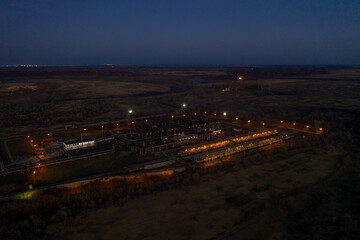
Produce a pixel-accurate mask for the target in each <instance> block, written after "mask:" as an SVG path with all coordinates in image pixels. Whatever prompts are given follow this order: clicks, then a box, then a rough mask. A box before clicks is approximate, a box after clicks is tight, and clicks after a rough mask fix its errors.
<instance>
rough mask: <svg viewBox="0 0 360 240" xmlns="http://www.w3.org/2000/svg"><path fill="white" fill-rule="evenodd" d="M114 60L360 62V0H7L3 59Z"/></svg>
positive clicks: (1, 8)
mask: <svg viewBox="0 0 360 240" xmlns="http://www.w3.org/2000/svg"><path fill="white" fill-rule="evenodd" d="M106 63H112V64H360V1H359V0H356V1H350V0H343V1H340V0H323V1H320V0H298V1H295V0H282V1H280V0H278V1H276V0H273V1H271V0H263V1H260V0H243V1H241V0H237V1H230V0H229V1H227V0H222V1H220V0H219V1H215V0H204V1H200V0H198V1H197V0H191V1H187V0H181V1H175V0H163V1H156V0H144V1H140V0H139V1H138V0H128V1H120V0H114V1H110V0H108V1H107V0H97V1H93V0H83V1H80V0H57V1H56V0H22V1H21V0H1V1H0V64H44V65H88V64H90V65H96V64H106Z"/></svg>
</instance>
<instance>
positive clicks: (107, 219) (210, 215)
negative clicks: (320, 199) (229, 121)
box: [46, 146, 342, 239]
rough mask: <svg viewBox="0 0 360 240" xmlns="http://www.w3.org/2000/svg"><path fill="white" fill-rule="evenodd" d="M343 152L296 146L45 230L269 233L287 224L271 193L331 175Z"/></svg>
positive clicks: (150, 235)
mask: <svg viewBox="0 0 360 240" xmlns="http://www.w3.org/2000/svg"><path fill="white" fill-rule="evenodd" d="M341 154H342V148H341V147H332V146H324V147H317V148H308V149H303V150H294V151H291V152H288V153H285V154H282V155H279V156H276V157H273V158H272V159H270V160H268V161H266V162H263V163H261V164H259V165H254V166H251V167H250V168H246V169H240V170H237V171H232V172H224V173H219V174H215V175H210V176H207V177H205V178H203V179H202V180H201V183H200V184H199V185H195V186H190V187H181V188H179V189H174V190H168V191H165V192H158V193H155V194H151V195H148V196H144V197H140V198H139V199H136V200H132V201H131V202H129V203H127V204H125V205H124V206H121V207H117V206H111V207H107V208H103V209H99V210H88V211H86V212H84V214H85V215H83V216H79V219H78V222H79V223H80V224H76V226H66V225H64V224H63V223H60V224H53V225H50V226H49V227H48V228H47V230H46V232H47V234H48V236H51V238H53V239H79V238H84V239H85V238H94V239H96V238H99V239H100V238H101V239H119V238H124V239H169V237H170V238H171V239H215V238H217V237H224V236H227V237H229V238H232V236H235V235H236V237H241V239H267V237H268V236H271V235H272V234H274V233H276V231H280V232H281V231H282V230H283V228H284V225H283V223H282V221H284V219H282V217H281V216H279V213H278V212H277V211H278V210H270V208H271V206H267V205H269V204H271V203H270V202H271V199H273V198H274V197H275V196H279V195H282V194H287V192H289V191H291V190H292V189H296V188H300V187H304V186H311V185H312V184H315V183H317V182H318V181H320V180H321V179H323V178H325V177H327V176H328V175H329V174H331V173H332V172H333V169H334V166H335V164H336V163H337V161H338V158H339V157H340V156H341ZM276 216H278V217H276ZM255 219H256V220H255ZM258 220H259V221H261V222H258ZM249 225H252V226H249ZM259 226H262V230H261V231H259V230H258V227H259ZM59 232H61V234H60V235H58V233H59ZM229 233H231V234H230V235H228V234H229ZM234 239H238V238H234Z"/></svg>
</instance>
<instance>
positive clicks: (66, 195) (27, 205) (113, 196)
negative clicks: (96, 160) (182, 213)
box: [0, 136, 324, 239]
mask: <svg viewBox="0 0 360 240" xmlns="http://www.w3.org/2000/svg"><path fill="white" fill-rule="evenodd" d="M323 141H324V139H323V138H320V137H318V136H313V137H309V138H305V139H304V138H298V139H292V140H290V141H288V142H286V143H285V144H283V145H281V146H280V147H277V148H273V149H271V150H268V151H253V152H247V153H244V154H243V155H242V156H241V155H240V156H239V158H234V161H225V162H222V163H220V164H217V165H214V166H210V167H201V166H198V165H196V166H195V165H194V166H192V167H189V168H188V169H187V170H186V171H185V172H183V173H181V174H175V175H173V176H170V177H161V176H158V177H146V176H145V177H144V176H142V177H141V178H135V180H132V181H127V180H125V179H124V180H112V181H108V182H95V183H91V184H87V185H83V186H81V187H78V188H72V189H66V188H62V189H52V190H48V191H46V192H44V193H42V194H41V196H40V197H37V198H36V197H35V198H34V199H30V200H26V201H16V202H13V203H7V204H4V205H2V206H1V207H0V226H1V228H0V236H4V237H9V236H12V237H14V236H16V237H17V238H18V239H24V238H26V236H28V237H30V236H31V235H32V234H35V235H42V234H43V230H42V229H44V228H45V227H46V226H47V225H48V224H51V223H55V222H64V223H65V224H69V225H71V224H73V223H74V222H76V221H81V219H79V217H78V215H79V213H80V212H81V210H83V209H91V208H98V207H103V206H110V205H113V204H118V205H122V204H124V203H126V202H127V201H129V200H130V199H133V198H136V197H139V196H141V195H144V194H147V193H149V192H156V191H163V190H167V189H171V188H176V187H178V186H183V185H192V184H198V183H199V182H200V181H201V177H202V176H204V175H207V174H212V173H218V172H220V171H224V170H237V169H239V168H247V167H250V166H251V165H253V164H256V163H261V162H264V161H265V160H266V159H268V157H269V156H271V155H273V154H277V153H283V152H286V151H287V150H289V149H295V148H299V147H309V146H313V145H315V144H318V143H319V142H323ZM29 233H30V235H29Z"/></svg>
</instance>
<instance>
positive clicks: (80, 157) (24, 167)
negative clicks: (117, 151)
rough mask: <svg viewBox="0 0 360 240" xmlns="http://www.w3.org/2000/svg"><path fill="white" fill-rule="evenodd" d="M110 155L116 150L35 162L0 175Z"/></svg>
mask: <svg viewBox="0 0 360 240" xmlns="http://www.w3.org/2000/svg"><path fill="white" fill-rule="evenodd" d="M109 153H114V150H113V149H111V150H104V151H99V152H95V153H92V154H84V155H81V156H76V157H72V158H61V159H56V160H50V161H46V162H42V163H39V162H34V163H32V164H28V165H25V166H21V167H16V168H11V169H7V170H5V171H2V172H0V175H3V176H5V175H7V174H12V173H23V172H26V171H32V170H35V169H37V168H39V164H40V167H47V166H51V165H56V164H62V163H66V162H73V161H78V160H83V159H86V158H90V157H98V156H102V155H106V154H109Z"/></svg>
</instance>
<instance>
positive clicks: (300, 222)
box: [0, 67, 360, 239]
mask: <svg viewBox="0 0 360 240" xmlns="http://www.w3.org/2000/svg"><path fill="white" fill-rule="evenodd" d="M240 75H241V76H244V80H243V81H238V80H237V77H238V76H240ZM0 76H1V84H3V83H13V85H11V87H10V86H7V87H1V88H0V91H2V93H3V94H1V95H0V103H1V106H0V109H1V113H0V114H1V115H0V121H1V122H0V126H1V135H2V136H3V137H6V136H8V135H16V134H20V133H28V132H29V131H30V130H32V131H34V130H35V129H42V130H46V129H51V128H56V127H62V126H63V125H64V124H68V123H75V124H80V123H82V122H83V123H85V122H97V121H102V120H103V119H109V120H115V119H118V118H122V117H123V116H124V115H125V112H126V110H127V109H128V108H129V107H131V108H133V109H134V110H135V112H136V114H138V115H141V114H144V115H146V114H153V113H161V112H167V111H173V110H176V109H177V108H178V106H180V104H182V103H183V102H186V103H187V104H188V106H189V108H191V109H192V110H193V111H204V110H207V111H211V112H217V113H219V112H220V113H221V112H223V111H227V112H229V113H230V114H231V116H237V117H239V119H240V120H247V119H252V120H253V122H254V124H258V123H261V122H264V121H265V122H270V121H273V122H279V121H281V120H284V121H287V122H296V123H298V124H299V125H303V126H305V125H311V126H312V127H314V128H315V127H319V126H321V127H322V128H324V133H323V135H322V136H321V137H320V139H319V141H317V142H316V144H313V145H310V144H305V145H302V146H300V147H292V148H288V149H284V148H281V149H278V150H277V151H270V152H259V153H257V155H256V156H255V157H252V158H249V159H241V160H239V161H238V163H237V164H234V166H232V167H230V168H229V167H222V166H221V165H220V166H219V167H216V168H213V170H212V171H211V172H200V173H197V172H196V173H190V174H189V176H188V177H186V176H185V177H179V179H178V180H179V181H175V182H166V180H161V181H160V182H158V181H147V182H144V183H143V185H141V187H139V186H137V187H134V189H135V190H134V189H133V188H131V189H130V188H125V187H121V188H113V189H112V190H108V189H107V190H102V189H101V187H98V186H94V187H92V188H89V190H88V191H85V192H82V193H72V194H69V193H64V194H63V195H59V194H56V195H55V194H54V195H42V197H39V198H36V197H35V198H33V199H31V200H26V201H19V202H14V203H7V204H3V205H1V206H0V216H1V218H0V219H1V224H2V225H1V227H0V233H1V234H2V236H3V237H2V239H358V238H359V237H360V223H359V221H360V219H359V217H360V208H359V204H358V203H359V202H360V197H359V196H360V185H359V183H360V165H359V160H360V159H359V156H360V155H359V149H358V146H359V144H360V136H359V134H360V120H359V119H360V97H359V92H360V69H358V68H326V67H321V68H320V67H317V68H312V67H254V68H250V67H226V68H225V67H219V68H115V69H113V68H110V69H108V68H80V69H73V68H67V69H58V68H50V69H37V70H29V69H26V70H21V71H19V70H11V69H5V70H4V69H1V70H0ZM196 79H204V80H206V81H205V82H204V83H199V82H196V81H194V80H196ZM20 82H22V83H23V82H30V83H32V85H21V86H20V87H18V88H14V85H16V84H15V83H20ZM30 86H31V87H30ZM223 89H229V90H226V91H223ZM5 100H6V101H5ZM235 160H236V159H234V161H235ZM68 167H71V164H70V165H68ZM54 171H56V170H54ZM62 171H66V169H62ZM57 177H58V176H57ZM6 184H12V183H6ZM3 185H5V183H4V184H3ZM2 187H3V186H2ZM119 189H120V190H121V191H120V190H119ZM140 190H141V191H140ZM119 192H121V194H120V193H119ZM9 209H10V210H11V211H9ZM17 209H19V210H18V211H19V212H20V210H21V214H20V213H17V211H16V210H17ZM37 209H42V210H39V211H35V210H37ZM9 212H10V213H14V216H16V218H12V215H11V214H8V213H9ZM15 212H16V214H17V215H15Z"/></svg>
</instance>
